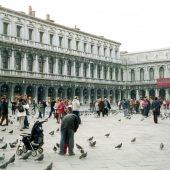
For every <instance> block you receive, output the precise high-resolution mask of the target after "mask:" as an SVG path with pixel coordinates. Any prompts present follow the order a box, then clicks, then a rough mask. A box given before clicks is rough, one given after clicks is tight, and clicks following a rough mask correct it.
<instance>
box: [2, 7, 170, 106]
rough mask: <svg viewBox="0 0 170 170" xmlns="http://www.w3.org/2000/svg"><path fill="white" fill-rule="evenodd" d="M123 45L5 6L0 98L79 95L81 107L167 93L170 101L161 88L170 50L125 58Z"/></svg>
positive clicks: (169, 61)
mask: <svg viewBox="0 0 170 170" xmlns="http://www.w3.org/2000/svg"><path fill="white" fill-rule="evenodd" d="M120 45H121V44H120V43H119V42H116V41H112V40H109V39H106V38H104V37H102V36H96V35H93V34H89V33H86V32H82V31H80V30H79V29H78V28H76V27H75V28H68V27H65V26H62V25H59V24H56V23H54V21H52V20H50V18H49V15H48V17H47V19H46V20H42V19H39V18H36V17H35V14H34V12H33V11H32V10H31V9H30V10H29V14H28V15H27V14H25V13H23V12H17V11H13V10H11V9H7V8H4V7H2V6H1V7H0V95H6V96H7V97H8V99H9V100H13V99H14V97H15V96H16V95H25V94H26V95H27V96H28V97H29V99H30V102H31V101H32V100H33V99H35V100H36V101H39V100H42V99H45V100H50V99H51V98H56V97H62V98H73V96H75V95H78V96H80V101H81V103H89V102H90V101H94V100H96V99H97V98H109V99H110V100H111V102H116V101H117V100H119V99H121V98H123V97H133V98H139V96H143V95H148V96H149V95H151V94H152V95H153V94H155V93H156V95H159V93H160V92H161V90H162V91H164V92H161V95H162V94H164V96H166V97H169V93H170V92H169V89H156V78H158V77H159V75H161V76H163V77H168V76H169V77H170V71H169V69H170V58H169V49H165V50H158V51H151V52H144V53H134V54H129V53H126V54H121V55H120V52H119V47H120ZM141 69H143V73H141ZM150 70H151V71H152V74H153V75H150V74H151V73H150ZM160 70H161V73H160ZM153 72H154V73H153ZM141 74H143V77H144V78H142V79H141V78H140V77H141ZM162 74H163V75H162ZM149 76H152V78H150V77H149ZM151 90H152V91H151ZM150 91H151V92H152V93H151V92H150ZM153 91H154V92H153Z"/></svg>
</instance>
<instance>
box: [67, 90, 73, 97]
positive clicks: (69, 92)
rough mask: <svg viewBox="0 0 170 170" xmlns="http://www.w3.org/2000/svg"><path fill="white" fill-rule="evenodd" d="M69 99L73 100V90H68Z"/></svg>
mask: <svg viewBox="0 0 170 170" xmlns="http://www.w3.org/2000/svg"><path fill="white" fill-rule="evenodd" d="M67 98H68V99H72V89H71V88H68V89H67Z"/></svg>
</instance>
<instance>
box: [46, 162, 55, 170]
mask: <svg viewBox="0 0 170 170" xmlns="http://www.w3.org/2000/svg"><path fill="white" fill-rule="evenodd" d="M52 166H53V163H52V162H51V163H50V164H49V165H48V166H47V167H46V168H45V169H44V170H52Z"/></svg>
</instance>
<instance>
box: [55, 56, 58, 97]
mask: <svg viewBox="0 0 170 170" xmlns="http://www.w3.org/2000/svg"><path fill="white" fill-rule="evenodd" d="M54 60H55V62H54V74H58V58H54ZM57 95H58V94H57Z"/></svg>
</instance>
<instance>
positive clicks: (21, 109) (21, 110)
mask: <svg viewBox="0 0 170 170" xmlns="http://www.w3.org/2000/svg"><path fill="white" fill-rule="evenodd" d="M18 111H19V112H24V111H25V110H24V107H23V105H22V103H19V105H18Z"/></svg>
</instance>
